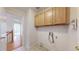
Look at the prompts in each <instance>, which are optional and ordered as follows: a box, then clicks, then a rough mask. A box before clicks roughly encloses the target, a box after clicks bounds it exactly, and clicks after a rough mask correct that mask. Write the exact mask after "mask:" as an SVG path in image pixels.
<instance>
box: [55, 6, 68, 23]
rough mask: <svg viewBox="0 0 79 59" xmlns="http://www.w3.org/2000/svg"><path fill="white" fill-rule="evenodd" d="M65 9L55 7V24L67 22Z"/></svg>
mask: <svg viewBox="0 0 79 59" xmlns="http://www.w3.org/2000/svg"><path fill="white" fill-rule="evenodd" d="M66 11H67V9H66V8H65V7H56V8H55V12H56V16H55V18H56V20H55V24H66V22H67V17H66V15H67V14H66V13H67V12H66Z"/></svg>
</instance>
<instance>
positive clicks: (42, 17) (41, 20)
mask: <svg viewBox="0 0 79 59" xmlns="http://www.w3.org/2000/svg"><path fill="white" fill-rule="evenodd" d="M69 19H70V8H68V7H53V8H46V9H43V10H41V11H40V12H39V13H37V15H36V16H35V26H46V25H63V24H68V23H69Z"/></svg>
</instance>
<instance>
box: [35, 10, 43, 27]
mask: <svg viewBox="0 0 79 59" xmlns="http://www.w3.org/2000/svg"><path fill="white" fill-rule="evenodd" d="M35 18H36V20H35V25H36V26H43V25H44V11H40V12H39V13H38V15H36V17H35Z"/></svg>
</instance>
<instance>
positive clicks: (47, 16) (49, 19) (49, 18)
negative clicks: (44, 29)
mask: <svg viewBox="0 0 79 59" xmlns="http://www.w3.org/2000/svg"><path fill="white" fill-rule="evenodd" d="M44 22H45V25H52V8H48V9H45V21H44Z"/></svg>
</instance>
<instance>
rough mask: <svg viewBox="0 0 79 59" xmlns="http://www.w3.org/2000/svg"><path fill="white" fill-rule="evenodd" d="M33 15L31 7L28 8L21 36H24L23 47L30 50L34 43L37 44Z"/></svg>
mask: <svg viewBox="0 0 79 59" xmlns="http://www.w3.org/2000/svg"><path fill="white" fill-rule="evenodd" d="M34 15H35V12H34V10H32V9H31V8H28V10H27V11H26V14H25V18H24V21H23V22H24V24H23V29H24V30H23V31H24V33H23V36H24V47H25V48H26V50H30V49H31V47H33V46H34V45H35V44H37V43H36V42H37V34H36V33H37V32H36V29H35V27H34Z"/></svg>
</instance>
